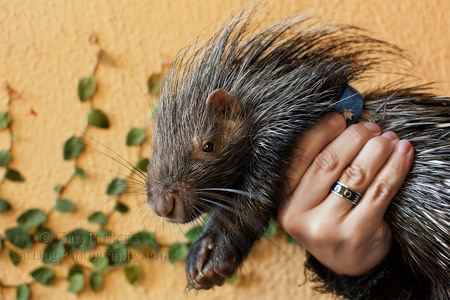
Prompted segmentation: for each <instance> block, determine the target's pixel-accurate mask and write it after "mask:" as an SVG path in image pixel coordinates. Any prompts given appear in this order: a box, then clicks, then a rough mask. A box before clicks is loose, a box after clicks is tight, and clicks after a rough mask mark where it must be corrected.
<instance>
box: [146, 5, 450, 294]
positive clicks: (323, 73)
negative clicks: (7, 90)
mask: <svg viewBox="0 0 450 300" xmlns="http://www.w3.org/2000/svg"><path fill="white" fill-rule="evenodd" d="M254 17H255V12H254V11H252V10H251V9H249V8H244V9H243V10H241V11H240V12H239V13H238V14H237V15H236V16H235V17H234V18H232V19H231V20H230V21H229V22H228V23H226V24H225V25H224V26H222V27H221V28H219V29H218V30H217V31H216V32H215V33H214V34H213V36H212V37H211V38H210V39H209V40H207V41H206V42H205V43H203V44H201V45H200V46H198V45H197V43H196V42H194V43H192V44H191V45H189V46H188V47H187V48H186V49H184V50H183V51H182V52H180V54H179V55H178V56H177V57H176V58H175V59H174V61H173V62H172V63H171V67H170V68H169V71H168V74H167V77H166V81H165V84H164V87H163V90H162V92H161V95H160V106H159V112H158V116H157V120H156V125H155V131H154V135H153V143H154V144H153V153H152V158H151V161H150V164H149V172H148V182H147V194H148V200H147V201H148V203H149V206H150V207H151V208H152V209H153V210H154V211H155V213H156V214H158V215H160V216H162V217H164V218H166V219H167V220H169V221H174V222H182V223H184V222H189V221H192V220H194V219H195V218H196V217H198V216H199V215H201V214H203V213H209V214H210V218H209V221H208V223H207V225H206V227H205V229H204V231H203V232H202V234H201V236H200V237H199V239H198V240H197V241H196V242H195V243H194V244H193V245H192V247H191V249H190V252H189V255H188V258H187V262H186V273H187V276H188V280H189V284H188V288H195V289H208V288H211V287H212V286H214V285H221V284H223V282H224V280H225V278H226V277H230V276H232V275H233V273H234V272H235V271H236V269H237V268H238V267H239V265H240V264H241V263H242V262H243V260H244V259H245V258H246V257H247V255H248V253H249V251H250V249H251V248H252V246H253V244H254V243H255V241H257V240H258V239H259V238H260V237H261V236H262V235H263V234H264V232H265V230H266V228H267V226H268V224H269V221H270V219H271V218H273V217H274V216H276V214H277V212H278V210H279V209H280V207H281V206H282V205H283V201H284V200H285V199H286V195H285V192H284V190H285V189H284V187H285V182H286V176H285V173H286V170H287V164H288V161H289V159H290V158H291V157H292V149H293V145H294V143H295V142H296V141H297V140H298V138H299V136H301V135H302V133H304V132H305V131H306V130H308V128H310V127H311V126H312V125H314V124H315V122H317V120H318V119H319V118H320V117H321V116H323V115H324V114H326V113H329V112H332V111H334V109H335V107H336V105H337V103H338V102H339V100H340V98H341V95H342V93H343V91H344V90H345V88H346V87H347V86H348V85H349V84H350V83H352V82H355V81H356V80H360V79H362V78H367V77H368V76H367V75H368V74H370V73H371V72H373V71H380V70H383V68H385V67H387V66H388V65H389V64H385V63H386V62H388V61H391V62H392V61H395V60H397V59H401V60H403V59H404V54H403V53H402V51H401V50H399V49H398V48H396V47H395V46H392V45H390V44H388V43H385V42H382V41H379V40H376V39H373V38H370V37H368V36H366V35H365V34H364V32H363V31H362V30H360V29H358V28H356V27H354V26H348V25H314V24H312V22H311V21H310V20H308V19H307V18H304V17H302V16H293V17H289V18H285V19H283V20H279V21H277V22H275V23H272V24H269V25H265V26H261V24H259V23H256V22H254V21H253V18H254ZM364 99H365V100H364V107H363V114H362V117H361V118H360V119H361V120H371V121H376V122H377V123H378V124H379V125H380V126H381V127H382V128H383V130H392V131H394V132H396V133H397V135H398V136H399V137H400V138H401V139H407V140H409V141H410V142H411V143H412V144H413V146H414V148H415V153H416V154H415V161H414V164H413V167H412V169H411V171H410V173H409V176H408V177H407V179H406V181H405V183H404V184H403V186H402V188H401V189H400V191H399V192H398V194H397V195H396V197H395V199H394V200H393V201H392V203H391V205H390V206H389V208H388V211H387V213H386V219H387V220H388V222H389V224H390V226H391V228H392V231H393V235H394V246H393V249H394V250H395V249H400V250H399V251H398V253H397V252H396V251H394V250H392V251H391V253H390V254H389V255H390V258H389V257H388V259H387V260H386V262H385V263H384V265H383V264H382V265H381V266H379V267H377V268H376V269H374V270H372V271H370V272H369V273H367V274H365V275H363V276H360V277H356V278H350V277H348V276H338V275H336V274H334V275H333V276H334V277H333V276H331V275H330V274H331V273H332V272H330V271H329V270H324V268H323V267H321V266H320V264H318V262H317V261H314V259H313V258H311V257H310V260H309V263H308V268H309V269H310V270H312V272H315V273H316V274H317V276H318V277H319V280H321V281H322V283H323V284H324V285H323V287H322V288H323V290H326V291H331V292H334V293H336V294H337V295H343V296H346V297H349V298H358V297H362V298H384V297H389V298H391V297H395V298H402V297H403V298H408V297H410V296H415V295H416V296H417V295H422V296H423V295H425V296H427V297H430V298H438V299H450V292H449V289H448V288H449V285H450V284H449V283H450V238H449V236H450V230H449V228H450V144H449V135H450V133H449V132H450V108H449V104H450V98H449V97H441V96H436V95H433V94H431V93H428V92H427V89H426V86H419V87H405V85H401V86H400V84H398V85H395V84H391V85H389V86H386V87H380V88H378V89H376V90H374V91H368V92H366V93H364ZM396 255H397V256H396ZM299 271H300V270H299ZM317 276H316V277H317ZM330 276H331V277H330ZM355 282H356V283H357V284H356V285H355V284H354V283H355Z"/></svg>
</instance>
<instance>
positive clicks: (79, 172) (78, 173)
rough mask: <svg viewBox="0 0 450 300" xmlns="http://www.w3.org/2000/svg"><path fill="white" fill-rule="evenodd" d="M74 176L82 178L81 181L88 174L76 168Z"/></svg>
mask: <svg viewBox="0 0 450 300" xmlns="http://www.w3.org/2000/svg"><path fill="white" fill-rule="evenodd" d="M73 176H75V177H78V178H80V179H81V180H83V179H85V178H86V173H85V172H84V170H83V169H82V168H76V169H75V172H74V173H73Z"/></svg>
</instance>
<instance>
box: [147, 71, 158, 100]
mask: <svg viewBox="0 0 450 300" xmlns="http://www.w3.org/2000/svg"><path fill="white" fill-rule="evenodd" d="M147 86H148V92H149V93H150V95H151V96H157V95H158V94H159V91H160V89H161V73H153V74H152V75H150V77H149V78H148V81H147Z"/></svg>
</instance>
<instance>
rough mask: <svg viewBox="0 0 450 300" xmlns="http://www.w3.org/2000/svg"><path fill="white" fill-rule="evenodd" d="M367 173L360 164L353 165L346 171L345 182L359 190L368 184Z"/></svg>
mask: <svg viewBox="0 0 450 300" xmlns="http://www.w3.org/2000/svg"><path fill="white" fill-rule="evenodd" d="M366 179H367V172H366V170H365V169H364V168H363V167H362V166H361V165H360V164H359V163H352V164H351V165H350V166H349V167H348V168H346V169H345V171H344V179H343V181H345V182H348V183H349V184H350V185H352V186H353V187H354V188H358V187H360V186H362V185H364V183H365V182H366Z"/></svg>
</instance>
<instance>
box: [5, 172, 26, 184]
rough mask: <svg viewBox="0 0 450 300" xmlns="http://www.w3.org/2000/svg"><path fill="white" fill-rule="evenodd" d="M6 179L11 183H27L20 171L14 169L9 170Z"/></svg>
mask: <svg viewBox="0 0 450 300" xmlns="http://www.w3.org/2000/svg"><path fill="white" fill-rule="evenodd" d="M5 178H6V179H9V180H11V181H20V182H21V181H25V178H23V177H22V175H21V174H20V172H19V171H17V170H14V169H7V170H6V172H5Z"/></svg>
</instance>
